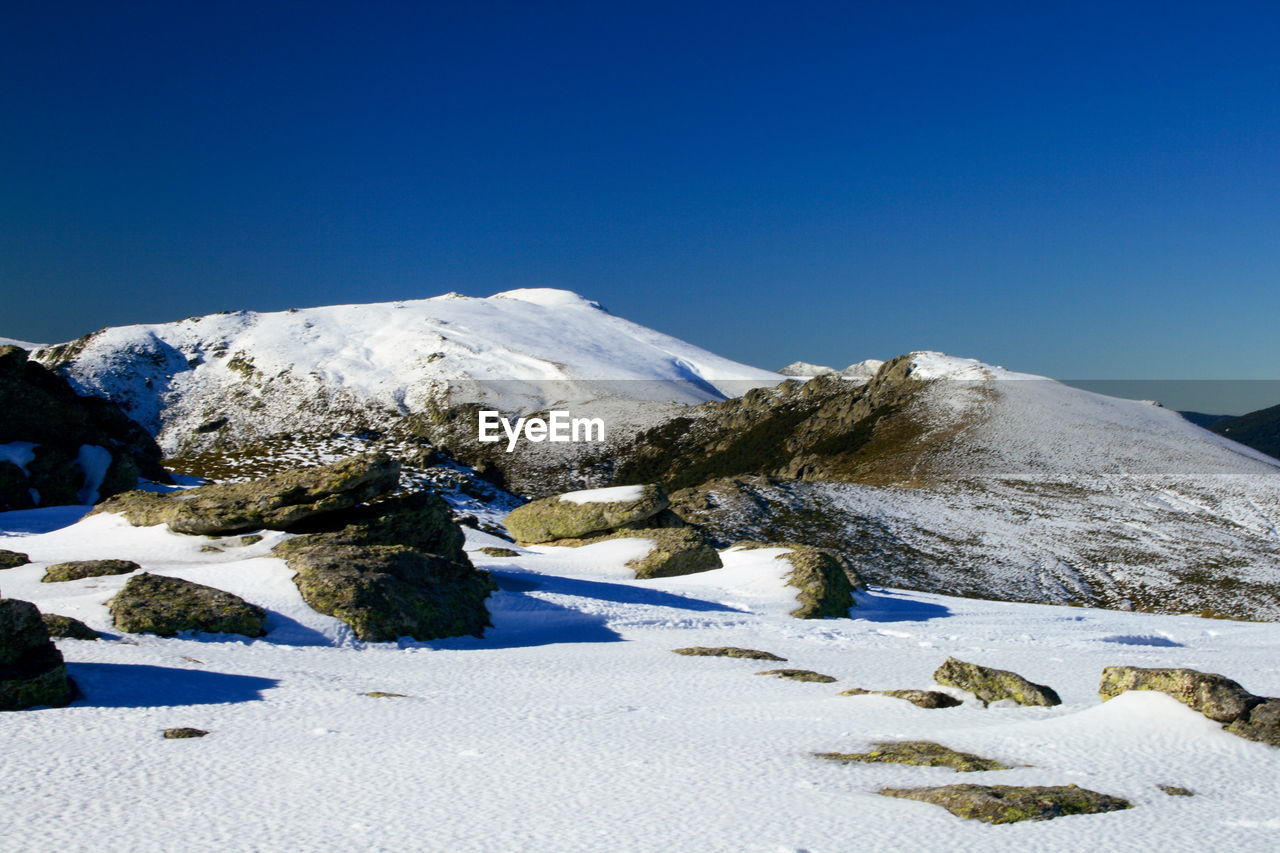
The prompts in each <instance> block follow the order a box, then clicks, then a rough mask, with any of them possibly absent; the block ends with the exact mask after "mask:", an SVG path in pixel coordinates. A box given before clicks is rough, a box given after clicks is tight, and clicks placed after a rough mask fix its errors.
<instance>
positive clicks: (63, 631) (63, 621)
mask: <svg viewBox="0 0 1280 853" xmlns="http://www.w3.org/2000/svg"><path fill="white" fill-rule="evenodd" d="M40 618H41V619H42V620H44V627H45V628H47V629H48V631H49V636H50V637H57V638H58V639H67V640H96V639H98V632H97V631H95V630H93V629H92V628H90V627H89V626H88V625H86V624H84V623H83V622H81V621H80V620H79V619H72V618H71V617H70V616H59V615H58V614H56V613H42V614H40Z"/></svg>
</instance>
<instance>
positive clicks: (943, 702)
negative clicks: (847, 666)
mask: <svg viewBox="0 0 1280 853" xmlns="http://www.w3.org/2000/svg"><path fill="white" fill-rule="evenodd" d="M840 695H841V696H888V697H890V698H892V699H902V700H904V701H906V702H910V703H911V704H912V705H915V706H916V707H917V708H925V709H928V710H934V709H937V708H956V707H959V706H960V705H961V704H963V703H961V701H960V700H959V699H957V698H956V697H954V696H951V695H949V694H946V693H943V692H942V691H940V690H863V689H862V688H861V687H854V688H852V689H851V690H845V691H844V692H843V693H841V694H840Z"/></svg>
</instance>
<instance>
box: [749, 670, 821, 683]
mask: <svg viewBox="0 0 1280 853" xmlns="http://www.w3.org/2000/svg"><path fill="white" fill-rule="evenodd" d="M756 675H774V676H777V677H778V678H785V679H788V680H789V681H812V682H816V683H818V684H831V683H832V682H834V681H836V679H834V678H832V677H831V676H829V675H823V674H822V673H820V672H814V671H813V670H811V669H766V670H765V671H764V672H757V673H756Z"/></svg>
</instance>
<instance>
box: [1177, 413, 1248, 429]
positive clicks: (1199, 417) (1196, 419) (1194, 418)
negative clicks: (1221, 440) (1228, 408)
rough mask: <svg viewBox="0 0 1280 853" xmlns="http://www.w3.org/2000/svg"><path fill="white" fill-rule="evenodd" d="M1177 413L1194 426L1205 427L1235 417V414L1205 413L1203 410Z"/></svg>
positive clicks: (1208, 427)
mask: <svg viewBox="0 0 1280 853" xmlns="http://www.w3.org/2000/svg"><path fill="white" fill-rule="evenodd" d="M1178 414H1180V415H1182V416H1183V417H1184V418H1186V419H1187V420H1189V421H1191V422H1192V423H1193V424H1195V425H1196V426H1198V427H1204V428H1205V429H1211V428H1212V427H1213V425H1214V424H1217V423H1222V422H1223V421H1229V420H1231V419H1232V418H1234V417H1235V415H1207V414H1205V413H1204V412H1178Z"/></svg>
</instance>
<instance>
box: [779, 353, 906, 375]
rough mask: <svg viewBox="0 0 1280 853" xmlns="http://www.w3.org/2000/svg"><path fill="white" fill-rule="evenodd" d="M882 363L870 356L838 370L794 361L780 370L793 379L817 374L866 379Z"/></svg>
mask: <svg viewBox="0 0 1280 853" xmlns="http://www.w3.org/2000/svg"><path fill="white" fill-rule="evenodd" d="M882 364H884V362H883V361H880V360H879V359H874V358H868V359H865V360H863V361H858V362H854V363H853V364H851V365H849V366H848V367H846V368H845V369H844V370H836V369H835V368H834V367H826V366H824V365H821V364H811V363H809V362H807V361H793V362H791V363H790V364H788V365H787V366H786V367H784V368H782V369H781V370H779V371H778V372H779V373H781V374H782V375H783V376H790V377H792V378H793V379H812V378H813V377H815V376H842V377H844V378H845V379H864V380H865V379H870V378H871V377H872V376H875V375H876V371H877V370H879V369H880V365H882Z"/></svg>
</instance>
